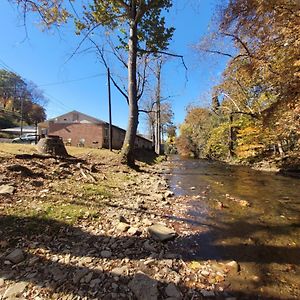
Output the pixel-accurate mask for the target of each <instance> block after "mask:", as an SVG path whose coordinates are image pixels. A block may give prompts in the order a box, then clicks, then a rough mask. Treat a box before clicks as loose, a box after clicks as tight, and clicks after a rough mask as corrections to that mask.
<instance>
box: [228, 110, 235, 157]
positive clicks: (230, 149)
mask: <svg viewBox="0 0 300 300" xmlns="http://www.w3.org/2000/svg"><path fill="white" fill-rule="evenodd" d="M232 122H233V116H232V113H230V115H229V133H228V159H231V158H232V157H233V154H234V153H233V128H232Z"/></svg>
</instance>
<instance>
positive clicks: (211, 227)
mask: <svg viewBox="0 0 300 300" xmlns="http://www.w3.org/2000/svg"><path fill="white" fill-rule="evenodd" d="M167 178H168V182H169V185H170V187H171V189H172V190H173V192H174V194H175V196H178V197H185V199H186V200H185V202H184V206H185V208H184V210H185V214H184V218H181V219H180V220H181V221H182V222H184V223H185V224H186V225H187V226H188V229H189V230H190V232H191V234H189V235H187V237H186V238H185V239H182V240H181V245H177V246H178V249H181V250H180V251H181V255H182V256H183V258H184V259H186V260H195V261H207V260H217V261H224V262H225V261H233V260H234V261H236V262H238V264H239V266H240V272H238V273H237V274H235V275H234V276H231V278H228V281H229V283H228V286H230V289H231V290H232V291H235V292H237V293H239V295H241V299H248V298H249V299H256V297H260V298H259V299H262V298H263V299H300V180H299V179H296V178H290V177H284V176H280V175H276V174H274V173H271V172H261V171H256V170H253V169H251V168H249V167H245V166H231V165H226V164H223V163H220V162H214V161H208V160H192V159H187V160H185V159H180V158H179V157H177V156H174V157H172V158H171V161H170V174H168V175H167ZM174 218H176V214H175V216H174Z"/></svg>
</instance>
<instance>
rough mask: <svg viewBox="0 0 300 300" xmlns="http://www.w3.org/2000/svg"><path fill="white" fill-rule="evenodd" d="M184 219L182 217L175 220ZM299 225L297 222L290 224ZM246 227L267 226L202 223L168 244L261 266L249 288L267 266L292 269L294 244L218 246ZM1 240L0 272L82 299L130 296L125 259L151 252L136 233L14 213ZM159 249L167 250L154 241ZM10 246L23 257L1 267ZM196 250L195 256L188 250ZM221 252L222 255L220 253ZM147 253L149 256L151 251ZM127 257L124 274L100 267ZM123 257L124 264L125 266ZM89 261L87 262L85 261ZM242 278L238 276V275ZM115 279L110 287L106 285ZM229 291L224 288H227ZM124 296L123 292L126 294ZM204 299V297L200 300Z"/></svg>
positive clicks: (183, 286)
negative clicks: (91, 229) (103, 231)
mask: <svg viewBox="0 0 300 300" xmlns="http://www.w3.org/2000/svg"><path fill="white" fill-rule="evenodd" d="M181 221H183V222H184V220H181ZM294 225H295V226H297V227H298V226H299V224H294ZM241 226H246V227H247V228H248V230H249V232H250V231H251V232H252V233H254V232H258V231H262V230H270V228H264V227H262V226H253V225H251V224H250V223H247V221H245V222H244V223H243V222H232V223H227V224H224V223H223V224H222V225H221V226H220V227H214V226H208V230H207V231H205V232H203V233H197V234H193V235H187V236H184V237H178V238H177V239H176V240H175V241H173V242H168V243H167V246H168V248H169V249H173V253H174V252H175V253H177V254H178V253H179V254H181V255H182V259H183V261H184V262H185V263H187V262H190V261H195V260H197V261H202V260H213V259H222V260H235V261H238V262H245V263H247V262H255V263H260V264H262V266H263V267H262V268H261V272H262V273H263V274H261V277H262V280H261V281H255V282H253V287H255V289H256V290H257V291H259V290H260V288H262V287H263V286H265V285H266V284H267V283H268V282H267V280H270V282H269V283H270V284H272V278H268V277H267V276H265V274H264V273H266V274H267V273H268V266H269V265H270V264H274V263H275V264H290V265H295V266H296V267H297V268H298V267H299V264H300V248H299V247H295V246H294V247H290V246H286V247H276V246H270V245H261V244H255V243H254V244H251V245H250V244H249V245H222V244H221V245H220V244H218V242H219V240H218V237H219V234H220V230H222V238H223V239H226V238H232V237H233V236H234V235H235V232H236V231H235V230H234V228H237V227H241ZM0 230H1V240H2V241H6V242H7V243H8V244H7V246H6V247H5V249H6V250H7V251H6V250H5V249H4V250H3V251H2V252H3V254H4V255H2V257H1V259H0V263H1V273H2V274H1V273H0V274H1V275H2V277H4V278H7V279H9V280H12V281H16V282H18V281H25V282H29V283H33V284H34V285H38V286H39V287H42V288H44V289H48V290H50V291H51V292H55V293H60V292H63V293H65V294H71V295H73V296H79V297H87V298H86V299H113V298H114V297H116V298H115V299H130V297H132V296H130V291H129V289H128V287H127V286H128V283H129V282H130V281H131V280H132V278H133V276H134V274H133V272H132V271H131V270H130V261H135V262H136V261H139V260H142V259H148V258H149V256H150V255H151V252H150V251H149V250H146V249H145V248H144V246H143V245H144V243H145V241H146V240H148V239H147V238H144V237H139V236H119V237H118V236H105V235H97V234H90V233H88V232H86V231H84V230H82V229H81V228H79V227H75V226H71V225H68V224H66V223H63V222H58V221H54V220H49V219H44V218H36V217H17V216H4V215H2V216H0ZM271 230H272V231H274V233H275V234H276V232H278V233H279V234H282V233H289V231H290V230H293V226H291V227H289V228H286V227H285V226H283V227H280V226H278V227H276V228H271ZM160 247H161V248H160V249H167V248H165V246H164V245H160ZM13 248H21V249H23V251H24V252H25V253H26V259H25V260H24V261H23V262H21V263H19V264H17V265H13V266H12V265H7V264H6V263H5V256H6V255H7V254H8V253H9V252H10V251H11V249H13ZM106 249H110V251H111V256H110V257H107V258H106V259H105V260H103V258H102V257H101V251H103V250H106ZM195 249H196V256H195V255H194V254H193V255H191V252H192V251H193V250H195ZM220 253H222V256H220ZM60 255H64V256H65V255H69V258H70V259H68V261H64V260H61V259H59V256H60ZM152 255H153V254H152ZM168 255H169V254H168V253H167V251H161V252H160V254H159V255H157V256H154V258H155V259H157V260H159V261H164V260H165V259H168V258H169V256H168ZM124 259H125V260H126V259H127V265H128V270H127V274H122V275H118V276H117V278H116V275H115V274H112V273H111V270H105V267H104V266H105V264H106V261H111V260H115V262H116V264H115V267H120V266H121V265H122V264H125V263H124ZM128 259H129V264H128ZM91 262H92V263H91ZM139 265H140V270H141V271H143V272H144V273H145V274H146V275H148V276H149V277H152V276H153V275H155V273H156V272H157V270H156V269H155V268H151V265H147V266H145V265H144V264H143V263H140V264H139ZM169 270H170V271H178V269H177V267H176V264H173V265H172V267H170V268H169ZM91 272H92V275H91V276H92V277H91V280H94V279H99V280H98V281H95V282H97V284H95V286H94V287H91V285H90V282H91V281H89V282H86V283H85V282H84V281H83V282H82V281H81V282H80V279H81V278H83V276H86V275H87V274H89V273H91ZM240 280H242V279H240ZM114 282H115V285H112V283H114ZM157 284H158V289H159V290H160V297H159V299H166V298H167V296H166V294H165V289H164V288H165V287H166V285H167V283H166V282H164V281H163V280H161V281H157ZM177 287H178V288H179V289H180V291H181V293H182V294H183V299H202V296H201V293H200V292H201V290H200V289H198V288H197V287H195V288H194V289H191V288H188V285H187V282H182V281H179V282H178V284H177ZM229 290H230V288H229ZM230 294H233V295H235V296H236V297H237V298H238V299H296V296H293V295H292V294H291V297H290V298H289V297H286V296H282V297H280V295H278V296H276V297H273V298H272V297H271V296H270V297H269V296H268V295H267V294H266V293H264V292H261V293H259V292H255V293H253V292H251V291H240V290H238V291H237V290H236V291H235V290H231V291H230V292H229V294H227V296H229V295H230ZM128 295H129V296H128ZM225 295H226V294H224V293H217V294H216V298H217V299H224V298H225ZM206 299H207V298H206Z"/></svg>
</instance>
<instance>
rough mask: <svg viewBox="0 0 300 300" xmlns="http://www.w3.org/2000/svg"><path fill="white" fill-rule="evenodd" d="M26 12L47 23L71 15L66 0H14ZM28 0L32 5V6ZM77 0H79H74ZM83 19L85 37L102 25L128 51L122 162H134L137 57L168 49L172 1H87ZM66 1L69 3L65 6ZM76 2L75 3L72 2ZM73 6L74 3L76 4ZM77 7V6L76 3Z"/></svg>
mask: <svg viewBox="0 0 300 300" xmlns="http://www.w3.org/2000/svg"><path fill="white" fill-rule="evenodd" d="M14 1H15V2H17V3H18V4H20V5H22V7H23V9H24V11H25V12H26V11H28V10H31V11H35V12H38V13H39V14H40V15H41V17H42V20H43V21H44V23H45V24H46V25H47V26H51V25H52V24H55V23H62V22H65V21H66V20H67V19H68V17H70V16H71V10H69V9H68V8H67V7H66V4H69V1H65V2H64V1H63V0H32V1H30V2H29V1H27V0H14ZM28 2H29V3H30V5H28ZM74 2H75V1H74ZM78 2H79V3H82V10H83V13H84V16H83V17H82V18H80V17H78V15H77V14H75V16H74V19H75V24H76V27H77V32H78V33H80V32H84V34H85V38H86V37H88V36H89V34H90V33H91V32H92V31H94V30H95V29H96V28H98V27H100V26H102V27H104V28H105V29H106V30H107V31H108V32H116V33H117V39H118V40H119V46H118V47H123V48H124V49H126V50H127V52H128V60H127V69H128V87H127V94H128V105H129V116H128V127H127V131H126V136H125V140H124V144H123V148H122V161H123V162H124V163H127V164H129V165H133V164H134V153H133V150H134V141H135V136H136V132H137V126H138V87H137V58H138V56H141V55H143V54H147V53H148V54H149V53H154V54H155V53H157V52H159V51H160V50H166V49H167V47H168V41H169V39H170V38H171V37H172V33H173V31H174V29H173V28H167V27H166V24H165V18H164V17H163V16H162V11H163V10H168V9H169V8H170V7H171V6H172V1H171V0H159V1H157V0H142V1H140V0H139V1H138V0H93V1H90V3H88V4H87V5H85V4H84V2H83V1H77V2H76V3H78ZM63 3H65V6H63ZM71 4H72V2H71ZM72 6H73V5H72ZM73 8H74V6H73Z"/></svg>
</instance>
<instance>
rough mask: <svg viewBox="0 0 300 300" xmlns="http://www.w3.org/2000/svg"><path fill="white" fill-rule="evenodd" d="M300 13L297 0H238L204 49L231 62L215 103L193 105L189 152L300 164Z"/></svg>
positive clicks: (185, 133)
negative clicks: (227, 45) (206, 105)
mask: <svg viewBox="0 0 300 300" xmlns="http://www.w3.org/2000/svg"><path fill="white" fill-rule="evenodd" d="M299 11H300V10H299V4H297V1H281V0H280V1H267V2H266V1H242V0H234V1H230V2H229V4H228V5H227V6H224V7H223V8H222V9H221V10H220V12H219V16H218V18H217V19H218V21H217V23H218V24H217V29H216V31H215V32H214V33H213V34H211V35H210V36H206V38H205V39H203V41H202V42H201V43H200V44H199V45H198V46H197V49H198V51H200V52H202V53H206V54H207V55H213V56H214V57H215V55H221V56H222V57H229V61H228V63H227V66H226V69H225V70H224V72H223V75H222V79H221V81H220V83H219V84H218V85H216V86H215V87H214V90H213V91H212V94H213V95H214V96H213V97H212V103H211V106H210V107H205V108H204V107H197V106H193V107H190V108H189V109H188V110H187V116H186V118H185V121H184V123H183V124H182V125H181V127H180V137H179V138H178V140H177V147H178V150H179V152H180V153H181V154H182V155H185V156H193V157H209V158H212V159H220V160H231V161H232V160H235V161H237V162H248V163H255V162H259V161H262V160H268V161H272V162H275V163H276V165H277V166H278V167H279V168H285V167H289V168H290V167H291V166H292V167H293V168H297V166H298V168H299V158H298V157H299V151H300V146H299V134H300V119H299V116H300V80H299V79H300V78H299V77H300V60H299V54H300V52H299V49H300V47H299V45H300V34H299V30H297V28H298V27H299V19H300V18H299V17H300V14H299ZM224 42H225V44H230V43H231V46H230V47H229V49H226V47H224Z"/></svg>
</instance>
